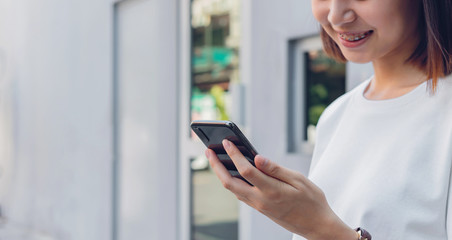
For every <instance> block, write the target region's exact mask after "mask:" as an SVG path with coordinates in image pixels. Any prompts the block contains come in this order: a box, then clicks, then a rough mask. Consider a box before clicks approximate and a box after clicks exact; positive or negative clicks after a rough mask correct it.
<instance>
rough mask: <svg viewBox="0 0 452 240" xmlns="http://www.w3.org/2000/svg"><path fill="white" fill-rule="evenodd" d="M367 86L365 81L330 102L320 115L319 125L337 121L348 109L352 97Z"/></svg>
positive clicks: (367, 81)
mask: <svg viewBox="0 0 452 240" xmlns="http://www.w3.org/2000/svg"><path fill="white" fill-rule="evenodd" d="M368 84H369V80H366V81H364V82H362V83H361V84H359V85H358V86H356V87H355V88H353V89H352V90H350V91H349V92H347V93H345V94H344V95H342V96H340V97H339V98H337V99H336V100H335V101H334V102H332V103H331V104H330V105H329V106H328V107H327V108H326V109H325V111H324V112H323V113H322V115H321V117H320V120H319V125H323V124H325V123H328V122H330V121H337V119H338V118H340V116H342V114H343V113H344V112H345V111H346V110H347V109H348V106H349V103H350V102H351V101H352V99H353V97H354V96H356V95H357V94H361V93H362V91H363V90H364V88H365V87H366V86H367V85H368Z"/></svg>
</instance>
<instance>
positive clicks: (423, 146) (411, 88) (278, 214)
mask: <svg viewBox="0 0 452 240" xmlns="http://www.w3.org/2000/svg"><path fill="white" fill-rule="evenodd" d="M311 2H312V10H313V13H314V16H315V17H316V19H317V20H318V21H319V23H320V24H321V27H322V30H321V31H322V33H321V34H322V38H323V43H324V48H325V50H326V52H327V53H328V54H330V55H331V56H333V57H335V58H338V59H340V60H342V61H352V62H358V63H364V62H372V64H373V68H374V72H375V75H374V76H372V77H371V78H370V79H368V80H366V81H364V82H363V83H362V84H360V85H359V86H358V87H356V88H355V89H353V90H351V91H350V92H348V93H346V94H345V95H343V96H342V97H340V98H339V99H337V100H336V101H335V102H333V103H332V104H331V105H330V106H329V107H328V108H327V109H326V110H325V111H324V112H323V114H322V116H321V118H320V120H319V121H318V125H317V142H316V146H315V150H314V155H313V159H312V163H311V168H310V172H309V177H308V178H306V177H305V176H303V175H302V174H300V173H298V172H295V171H292V170H290V169H287V168H284V167H281V166H279V165H278V164H276V163H275V162H273V161H271V160H269V159H267V158H265V157H263V156H260V155H257V156H256V157H255V159H254V162H255V165H256V167H254V166H253V165H251V164H250V163H249V162H248V161H247V160H246V158H245V157H244V156H243V155H242V154H241V153H240V151H239V150H238V149H237V147H236V146H234V144H232V143H231V142H228V141H227V140H225V141H224V142H223V145H224V148H225V149H226V151H227V153H228V155H229V156H230V158H231V159H232V160H233V162H234V164H235V166H236V167H237V169H238V171H239V172H240V174H241V175H242V176H243V177H244V178H245V179H246V180H247V181H248V182H250V183H252V185H253V186H250V185H248V184H247V183H245V182H244V181H242V180H240V179H237V178H234V177H231V176H230V174H229V173H228V172H227V170H226V169H225V168H224V166H223V165H222V164H220V162H219V160H218V157H217V156H216V155H215V154H214V152H212V151H211V150H207V151H206V156H207V157H208V158H209V161H210V163H211V166H212V168H213V170H214V171H215V173H216V174H217V176H218V178H219V179H220V180H221V182H222V183H223V186H224V187H225V188H227V189H229V190H230V191H231V192H233V193H234V194H235V195H236V196H237V198H238V199H239V200H241V201H243V202H245V203H246V204H248V205H249V206H251V207H253V208H255V209H257V210H258V211H260V212H261V213H263V214H264V215H266V216H268V217H269V218H270V219H271V220H273V221H274V222H276V223H278V224H279V225H281V226H283V227H284V228H286V229H288V230H289V231H291V232H293V233H294V236H293V239H309V240H325V239H335V240H356V239H358V240H359V239H368V240H370V239H371V238H372V236H371V235H370V234H369V232H370V233H372V235H373V237H374V238H375V239H385V240H391V239H394V240H395V239H410V240H425V239H429V240H446V239H447V240H452V209H451V208H450V206H451V205H452V193H451V192H452V185H451V176H452V174H451V169H452V149H451V148H450V146H452V96H451V94H450V93H451V92H452V75H451V72H452V56H451V53H452V0H442V1H431V0H312V1H311ZM429 90H430V91H429ZM351 226H353V228H352V227H351ZM355 227H356V228H355ZM354 228H355V229H354ZM364 229H367V230H369V232H367V231H366V230H364Z"/></svg>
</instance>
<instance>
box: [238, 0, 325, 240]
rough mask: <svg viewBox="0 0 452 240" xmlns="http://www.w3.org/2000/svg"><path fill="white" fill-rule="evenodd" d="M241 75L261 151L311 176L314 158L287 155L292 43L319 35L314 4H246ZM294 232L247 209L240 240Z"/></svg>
mask: <svg viewBox="0 0 452 240" xmlns="http://www.w3.org/2000/svg"><path fill="white" fill-rule="evenodd" d="M242 22H243V31H242V36H243V41H242V45H241V54H242V55H241V59H240V60H241V74H242V75H241V77H242V81H243V82H244V84H245V85H246V95H247V98H246V109H245V112H246V113H247V114H246V120H245V121H246V125H247V126H248V128H249V130H250V136H251V139H252V142H253V144H254V145H255V146H256V148H257V149H258V150H259V149H261V150H260V151H261V152H260V153H261V154H263V155H265V156H268V157H269V158H270V159H272V160H274V161H276V162H278V163H280V164H282V165H284V166H286V167H290V168H292V169H296V170H299V171H301V172H303V173H307V170H308V167H309V162H310V158H309V157H310V156H305V155H304V154H302V153H299V154H288V153H287V147H286V146H287V134H286V133H287V130H286V129H287V126H286V124H287V115H288V114H287V111H288V109H287V108H288V106H287V97H286V96H287V79H288V59H289V56H288V47H289V40H291V39H295V38H301V37H308V36H311V35H313V34H315V33H317V31H318V24H317V23H316V21H315V20H314V18H313V17H312V13H311V7H310V2H309V1H297V0H289V1H284V4H282V3H281V2H279V1H267V0H265V1H262V0H250V1H243V12H242ZM290 238H291V234H290V233H289V232H288V231H286V230H285V229H283V228H281V227H279V226H278V225H276V224H275V223H273V222H271V221H270V220H268V219H267V218H266V217H264V216H263V215H261V214H260V213H258V212H257V211H255V210H252V209H250V208H249V207H247V206H245V205H242V206H241V218H240V239H243V240H244V239H290Z"/></svg>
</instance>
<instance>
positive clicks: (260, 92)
mask: <svg viewBox="0 0 452 240" xmlns="http://www.w3.org/2000/svg"><path fill="white" fill-rule="evenodd" d="M209 4H211V5H209ZM318 30H319V26H318V24H317V23H316V21H315V20H314V18H313V16H312V14H311V6H310V1H295V0H287V1H284V2H281V1H278V2H277V1H262V0H260V1H258V0H248V1H226V0H223V1H220V0H216V1H213V0H212V1H207V2H206V1H200V0H198V1H195V0H194V1H190V0H124V1H115V0H96V1H92V0H91V1H90V0H79V1H57V0H39V1H31V0H0V208H1V211H0V213H1V216H0V239H11V240H14V239H27V240H28V239H31V240H53V239H55V240H56V239H61V240H70V239H77V240H78V239H83V240H99V239H105V240H110V239H111V240H126V239H127V240H128V239H136V240H139V239H175V240H191V239H240V240H254V239H256V240H257V239H290V238H291V234H290V233H289V232H287V231H286V230H284V229H282V228H281V227H279V226H278V225H276V224H274V223H273V222H271V221H270V220H268V219H267V218H266V217H264V216H262V215H261V214H260V213H258V212H256V211H255V210H253V209H251V208H249V207H247V206H246V205H244V204H239V203H238V202H237V201H236V200H235V199H234V197H233V196H232V194H229V193H228V192H227V191H226V190H223V189H222V188H221V186H220V185H221V184H220V185H218V181H217V180H216V179H213V178H210V176H211V175H209V174H208V173H209V169H208V167H203V165H202V163H203V160H202V159H201V158H200V156H202V154H203V152H204V146H203V145H202V144H201V143H200V142H199V141H198V140H197V139H196V138H194V137H193V136H192V134H191V133H190V129H189V124H190V122H191V120H193V119H194V118H195V117H198V118H199V117H200V116H201V117H205V116H213V115H215V114H218V116H223V117H224V116H227V118H228V119H231V120H233V121H234V122H236V123H238V124H239V126H240V127H241V128H242V130H244V132H245V134H246V135H247V136H248V137H249V139H250V140H251V142H252V143H253V145H254V146H255V147H256V149H258V150H260V153H261V154H263V155H265V156H268V157H269V158H271V159H273V160H274V161H276V162H278V163H280V164H282V165H284V166H286V167H290V168H292V169H296V170H298V171H300V172H302V173H304V174H307V172H308V169H309V164H310V157H311V153H312V148H313V146H314V144H315V134H314V133H315V122H316V116H318V115H319V112H321V110H322V109H323V108H324V105H325V104H326V103H325V101H327V100H325V99H329V98H330V97H329V96H331V95H332V93H333V92H336V90H334V91H333V90H331V89H342V90H341V91H346V90H349V89H351V88H353V87H354V86H356V85H357V84H358V83H359V82H360V81H362V80H364V79H366V78H367V77H369V76H370V75H371V74H372V69H371V67H370V66H369V65H367V64H366V65H356V64H350V63H347V64H346V65H337V64H336V63H332V62H330V60H328V59H327V58H325V57H324V56H323V55H322V54H321V50H320V49H321V44H320V40H319V37H318ZM196 31H197V32H196ZM206 32H207V33H209V34H210V35H208V34H206ZM196 34H198V35H196ZM195 35H196V36H198V38H196V39H195V38H194V36H195ZM209 36H210V37H209ZM195 47H197V48H196V49H195ZM195 50H196V51H195ZM195 63H196V64H197V65H196V64H195ZM327 78H328V79H329V78H331V79H342V80H341V81H342V82H343V83H342V84H339V85H335V84H330V83H331V81H330V82H329V83H327V82H322V81H320V82H319V80H318V79H323V80H324V79H327ZM310 79H311V80H310ZM315 79H317V80H315ZM212 81H213V82H212ZM196 84H198V85H196ZM214 85H215V86H216V85H218V86H220V87H221V89H220V88H217V89H219V90H215V91H216V92H215V91H213V97H210V98H209V96H207V95H206V94H207V93H209V92H211V93H212V88H213V86H214ZM194 87H198V89H199V91H198V90H196V91H194ZM330 87H331V89H330ZM337 91H339V90H337ZM217 93H218V95H215V94H217ZM196 94H198V95H196ZM203 94H204V95H203ZM195 95H196V96H197V97H199V99H204V100H203V101H201V102H202V103H203V104H204V105H205V104H206V103H207V104H209V101H210V103H212V101H213V102H214V105H215V106H216V108H215V109H217V110H211V113H210V115H209V114H207V115H206V113H205V112H203V113H202V114H205V115H202V114H200V113H196V112H195V110H196V109H198V107H199V106H198V105H196V104H194V103H193V102H194V101H195V97H194V96H195ZM206 96H207V97H206ZM218 96H223V97H224V99H223V98H221V97H218ZM199 99H198V100H199ZM205 99H207V100H205ZM208 99H211V100H208ZM221 99H223V100H224V104H223V103H222V101H221ZM222 104H223V105H224V106H225V109H228V110H227V111H226V110H225V111H224V113H223V114H222V111H223V110H221V109H218V108H222V106H223V105H222ZM204 105H202V104H201V106H204ZM206 108H207V109H209V107H206ZM210 109H212V108H210ZM225 114H226V115H225ZM194 116H195V117H194ZM215 116H217V115H215ZM215 184H216V185H215ZM206 189H208V190H206ZM217 198H219V199H223V200H224V201H222V202H218V203H217V202H216V201H214V200H215V199H217ZM206 209H213V210H208V211H206ZM216 209H220V210H221V209H223V212H221V211H218V212H216V211H215V210H216ZM210 213H214V214H216V215H210ZM228 234H229V235H228ZM231 234H232V235H231ZM228 237H229V238H228Z"/></svg>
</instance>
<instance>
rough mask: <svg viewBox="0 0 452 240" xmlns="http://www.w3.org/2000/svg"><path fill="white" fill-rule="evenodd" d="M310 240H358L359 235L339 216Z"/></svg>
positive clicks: (322, 227)
mask: <svg viewBox="0 0 452 240" xmlns="http://www.w3.org/2000/svg"><path fill="white" fill-rule="evenodd" d="M308 239H309V240H329V239H334V240H357V239H358V234H357V232H356V230H354V229H353V228H351V227H349V226H347V225H346V224H345V223H344V222H343V221H342V220H340V219H339V218H338V217H337V216H335V219H334V220H333V221H330V222H329V223H326V224H324V225H323V226H321V228H320V229H319V230H318V231H317V232H316V233H315V234H313V235H312V236H310V237H309V238H308Z"/></svg>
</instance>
